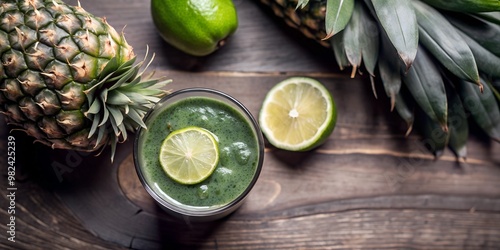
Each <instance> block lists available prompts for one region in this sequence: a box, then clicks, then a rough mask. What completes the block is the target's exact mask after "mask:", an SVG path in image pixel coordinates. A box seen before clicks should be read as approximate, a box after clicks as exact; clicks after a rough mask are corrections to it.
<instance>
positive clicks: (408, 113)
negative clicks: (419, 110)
mask: <svg viewBox="0 0 500 250" xmlns="http://www.w3.org/2000/svg"><path fill="white" fill-rule="evenodd" d="M394 105H395V108H396V111H397V112H398V114H399V116H400V117H401V118H402V119H403V120H404V121H405V122H406V125H407V126H408V128H407V130H406V136H408V135H410V133H411V131H412V129H413V123H414V121H415V114H414V113H413V108H411V107H410V106H409V105H410V104H409V103H408V99H405V98H403V95H402V93H401V92H399V93H397V94H396V101H395V104H394Z"/></svg>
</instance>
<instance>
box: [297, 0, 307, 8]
mask: <svg viewBox="0 0 500 250" xmlns="http://www.w3.org/2000/svg"><path fill="white" fill-rule="evenodd" d="M308 3H309V0H299V2H298V3H297V7H295V9H298V8H301V9H302V8H304V7H306V5H307V4H308Z"/></svg>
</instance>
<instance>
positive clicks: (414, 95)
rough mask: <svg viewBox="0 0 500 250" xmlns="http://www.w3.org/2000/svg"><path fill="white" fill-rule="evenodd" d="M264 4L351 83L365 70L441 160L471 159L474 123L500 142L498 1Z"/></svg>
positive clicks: (280, 0)
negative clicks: (329, 57) (446, 154)
mask: <svg viewBox="0 0 500 250" xmlns="http://www.w3.org/2000/svg"><path fill="white" fill-rule="evenodd" d="M260 1H261V2H262V3H263V4H265V5H268V6H269V7H270V8H271V9H272V11H273V13H274V14H275V15H277V16H278V17H281V18H283V19H284V21H285V23H286V24H288V25H289V26H292V27H294V28H296V29H298V30H299V31H300V32H302V33H303V34H304V35H305V36H307V37H309V38H311V39H314V40H316V41H317V42H318V43H319V44H321V45H323V46H325V47H329V48H331V49H332V50H333V56H334V57H335V59H336V62H337V64H338V65H339V67H340V69H344V68H345V67H352V73H351V76H352V77H354V76H355V75H356V73H357V72H361V71H362V68H364V70H366V72H368V74H369V75H370V78H371V80H372V81H371V83H372V88H373V89H374V94H375V96H376V97H377V95H376V91H375V89H376V88H377V84H380V85H381V88H383V89H384V90H385V93H386V95H387V97H388V99H389V100H390V103H391V111H392V110H396V112H398V114H399V115H400V117H401V118H402V119H403V120H404V121H406V123H407V125H408V130H407V134H409V133H410V132H411V131H412V128H413V124H414V123H415V124H416V125H418V127H419V128H420V130H421V132H422V133H421V134H422V136H423V137H424V138H425V141H426V142H427V143H426V144H427V146H428V147H429V149H430V150H431V151H432V152H433V153H434V154H435V156H436V157H439V156H440V155H441V154H442V153H443V151H444V149H445V148H446V147H449V148H450V149H451V150H452V151H453V152H454V153H455V154H456V156H457V157H458V158H460V159H465V157H466V154H467V150H466V143H467V139H468V136H469V129H470V128H469V124H470V122H475V123H476V124H477V125H478V126H477V127H479V128H480V129H481V130H482V131H483V132H484V133H485V134H487V135H488V136H489V137H490V138H491V139H492V140H495V141H500V110H499V102H500V84H498V83H499V82H500V67H499V65H500V46H499V44H500V12H499V11H500V2H499V1H497V0H464V1H446V0H421V1H419V0H384V1H382V0H342V1H341V0H328V1H327V0H310V1H309V0H260ZM471 128H472V127H471Z"/></svg>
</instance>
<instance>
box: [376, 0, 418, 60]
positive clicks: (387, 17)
mask: <svg viewBox="0 0 500 250" xmlns="http://www.w3.org/2000/svg"><path fill="white" fill-rule="evenodd" d="M411 1H412V0H371V3H372V5H373V9H374V12H375V14H376V16H377V19H378V20H379V23H380V24H381V26H382V28H383V30H384V31H385V32H386V34H387V36H388V37H389V40H390V41H391V42H392V44H393V45H394V47H395V48H396V50H397V51H398V54H399V57H400V58H401V59H402V60H403V62H404V64H405V66H406V70H408V69H409V68H410V67H411V65H412V63H413V61H414V60H415V56H416V55H417V48H418V25H417V18H416V16H415V12H414V10H413V6H412V4H411Z"/></svg>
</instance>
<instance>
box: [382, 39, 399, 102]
mask: <svg viewBox="0 0 500 250" xmlns="http://www.w3.org/2000/svg"><path fill="white" fill-rule="evenodd" d="M381 42H382V48H381V50H382V55H383V56H381V57H380V59H379V61H378V69H379V73H380V79H381V80H382V84H383V86H384V89H385V93H386V94H387V96H388V97H389V98H390V99H391V111H392V110H394V107H395V103H396V96H397V95H398V93H399V91H400V89H401V70H400V67H401V66H400V64H399V62H400V60H399V57H398V54H397V51H396V50H395V49H394V47H393V46H391V44H390V43H391V42H390V41H389V39H388V38H387V36H386V35H385V34H382V39H381Z"/></svg>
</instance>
